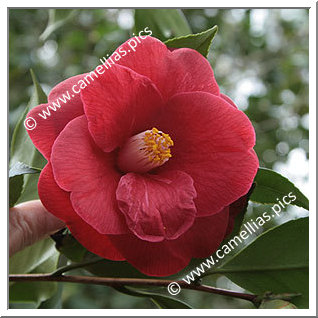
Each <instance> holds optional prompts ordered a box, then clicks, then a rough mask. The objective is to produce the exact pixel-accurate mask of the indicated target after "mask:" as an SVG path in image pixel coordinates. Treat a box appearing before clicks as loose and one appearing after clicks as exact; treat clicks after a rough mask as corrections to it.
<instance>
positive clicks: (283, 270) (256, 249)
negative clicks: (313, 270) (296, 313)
mask: <svg viewBox="0 0 318 318" xmlns="http://www.w3.org/2000/svg"><path fill="white" fill-rule="evenodd" d="M308 266H309V223H308V217H306V218H301V219H297V220H293V221H289V222H287V223H284V224H282V225H279V226H277V227H275V228H272V229H270V230H268V231H267V232H265V233H263V234H261V235H260V236H259V237H258V238H257V239H256V240H255V241H253V242H252V243H251V244H250V245H248V246H247V247H245V248H244V249H242V250H241V251H240V252H239V253H237V254H236V255H234V256H233V258H231V259H230V260H228V261H227V262H226V263H225V264H223V266H222V267H221V268H220V269H218V270H217V271H218V272H219V273H220V274H222V273H223V274H224V275H226V276H227V277H228V278H229V279H230V280H232V281H233V282H234V283H236V284H237V285H239V286H241V287H243V288H245V289H247V290H249V291H251V292H253V293H256V294H259V295H260V294H263V293H264V292H267V291H270V292H273V293H275V294H279V293H296V294H298V293H300V294H302V295H301V296H297V297H295V298H293V303H294V304H295V305H296V306H298V307H299V308H308V298H309V296H308V293H309V290H308V289H309V287H308V286H309V272H308Z"/></svg>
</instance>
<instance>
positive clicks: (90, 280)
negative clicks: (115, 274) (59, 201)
mask: <svg viewBox="0 0 318 318" xmlns="http://www.w3.org/2000/svg"><path fill="white" fill-rule="evenodd" d="M9 281H11V282H26V281H34V282H35V281H37V282H63V283H81V284H94V285H105V286H111V287H118V286H126V285H130V286H157V287H159V286H160V287H167V286H168V285H169V284H170V283H173V282H172V281H171V280H161V279H140V278H108V277H107V278H106V277H96V276H71V275H66V276H64V275H59V276H57V275H56V273H55V275H52V274H16V275H9ZM177 283H178V284H179V286H180V287H181V288H183V289H191V290H196V291H202V292H208V293H212V294H218V295H223V296H230V297H235V298H240V299H245V300H248V301H251V302H253V303H254V304H255V305H256V304H257V302H258V296H257V295H253V294H245V293H239V292H234V291H230V290H226V289H220V288H215V287H211V286H206V285H193V284H187V283H186V282H184V281H177Z"/></svg>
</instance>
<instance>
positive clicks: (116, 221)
mask: <svg viewBox="0 0 318 318" xmlns="http://www.w3.org/2000/svg"><path fill="white" fill-rule="evenodd" d="M51 163H52V167H53V173H54V177H55V180H56V182H57V184H58V185H59V186H60V187H61V188H62V189H63V190H65V191H69V192H71V196H70V198H71V202H72V205H73V208H74V210H75V211H76V213H77V214H78V215H79V216H80V217H81V218H82V219H83V220H84V221H85V222H87V223H88V224H89V225H91V226H92V227H93V228H94V229H95V230H97V231H98V232H99V233H101V234H123V233H127V232H128V228H127V226H126V223H125V219H124V217H123V215H122V213H121V212H120V211H119V210H118V207H117V201H116V188H117V185H118V182H119V179H120V176H121V175H120V174H119V172H118V171H117V170H116V169H115V154H113V153H104V152H102V151H101V150H100V149H99V148H98V147H97V146H96V145H95V144H94V141H93V140H92V138H91V136H90V134H89V132H88V128H87V121H86V118H85V116H80V117H78V118H76V119H73V120H72V121H71V122H70V123H69V124H68V125H67V126H66V127H65V129H64V130H63V131H62V132H61V134H60V135H59V137H58V138H57V139H56V141H55V143H54V145H53V149H52V156H51Z"/></svg>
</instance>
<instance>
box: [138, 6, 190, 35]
mask: <svg viewBox="0 0 318 318" xmlns="http://www.w3.org/2000/svg"><path fill="white" fill-rule="evenodd" d="M146 27H148V28H149V29H150V30H151V31H152V36H154V37H156V38H158V39H160V40H162V41H164V40H167V39H169V38H171V37H179V36H182V35H187V34H190V33H191V29H190V27H189V24H188V22H187V20H186V18H185V17H184V15H183V13H182V11H181V10H180V9H136V10H135V30H134V33H135V34H136V35H138V34H139V32H140V31H142V30H144V29H145V28H146Z"/></svg>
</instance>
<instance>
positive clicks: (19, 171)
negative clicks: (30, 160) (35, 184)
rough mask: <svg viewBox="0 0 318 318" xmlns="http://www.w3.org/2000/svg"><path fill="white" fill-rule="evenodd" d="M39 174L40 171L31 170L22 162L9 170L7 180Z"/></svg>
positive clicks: (36, 169)
mask: <svg viewBox="0 0 318 318" xmlns="http://www.w3.org/2000/svg"><path fill="white" fill-rule="evenodd" d="M39 172H41V169H38V168H32V167H30V166H28V165H27V164H25V163H23V162H16V163H15V164H14V165H13V166H12V167H11V168H10V170H9V178H12V177H15V176H21V175H24V174H29V173H39Z"/></svg>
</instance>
